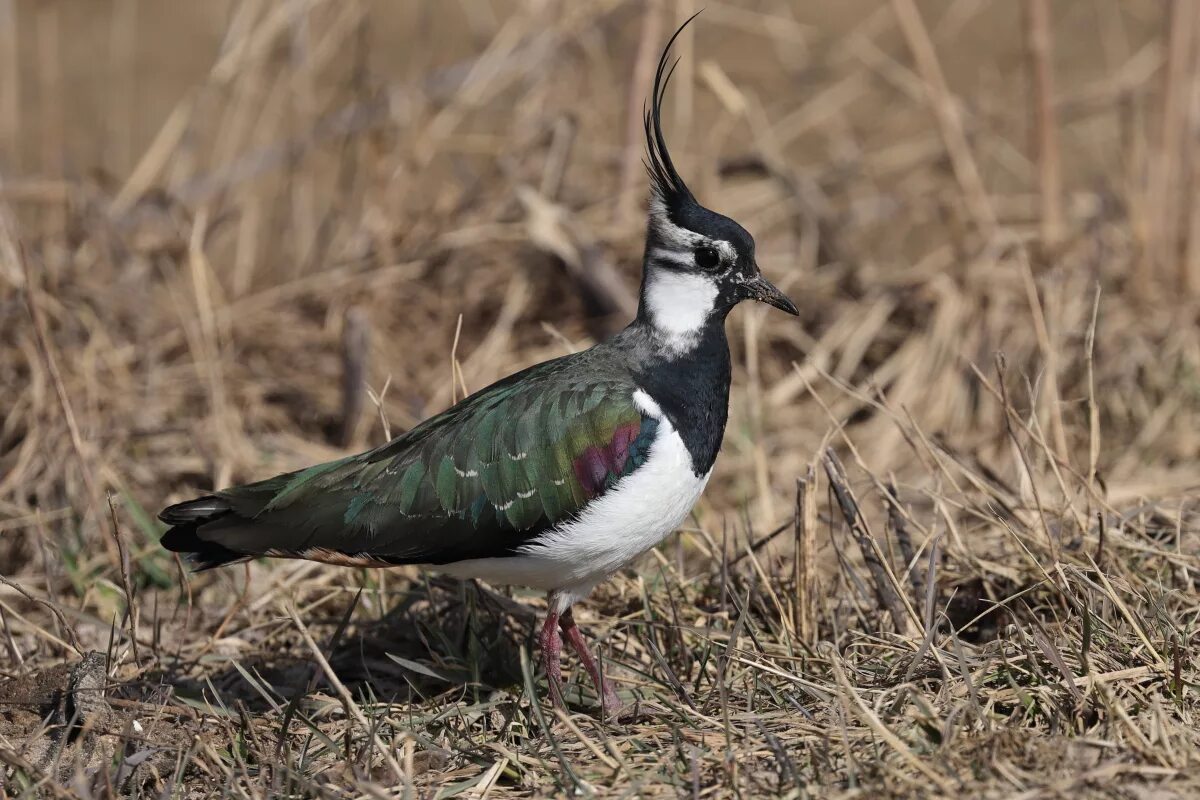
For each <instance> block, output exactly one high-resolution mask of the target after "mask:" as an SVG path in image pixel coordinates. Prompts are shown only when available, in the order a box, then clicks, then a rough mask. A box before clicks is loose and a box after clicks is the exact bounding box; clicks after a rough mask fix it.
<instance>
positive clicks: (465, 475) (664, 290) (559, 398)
mask: <svg viewBox="0 0 1200 800" xmlns="http://www.w3.org/2000/svg"><path fill="white" fill-rule="evenodd" d="M689 22H690V20H689ZM686 25H687V23H686V22H685V23H684V26H681V27H680V28H679V30H677V31H676V32H675V34H674V35H673V36H672V37H671V39H670V41H669V42H668V43H667V46H666V48H665V49H664V51H663V54H662V57H661V59H660V60H659V63H658V70H657V72H656V74H655V76H654V92H653V96H652V98H651V102H650V104H649V107H648V108H647V110H646V112H645V127H646V145H647V159H646V162H647V163H646V166H647V169H648V171H649V173H650V180H651V189H652V193H651V197H650V209H649V222H648V226H647V232H646V249H645V254H644V256H643V260H642V286H641V296H640V304H639V307H638V312H637V318H636V319H634V320H633V322H631V323H630V324H629V326H628V327H626V328H625V329H624V330H622V331H621V332H620V333H618V334H617V335H615V336H614V337H612V338H611V339H609V340H607V341H605V342H602V343H600V344H597V345H596V346H594V347H592V348H590V349H588V350H585V351H583V352H579V353H574V354H571V355H567V356H563V357H562V358H556V359H554V360H552V361H547V362H545V363H542V364H537V365H534V366H532V367H529V368H528V369H525V370H522V371H521V372H518V373H516V374H515V375H511V376H509V377H507V378H505V379H503V380H501V381H498V382H497V383H494V384H492V385H491V386H488V387H487V388H485V389H481V390H479V391H478V392H475V393H474V394H472V395H471V396H469V397H467V398H466V399H464V400H462V401H461V402H459V403H458V404H457V405H455V406H453V407H451V408H449V409H447V410H446V411H444V412H442V413H441V414H438V415H437V416H435V417H431V418H430V419H427V420H425V421H424V422H422V423H421V424H420V425H417V426H416V427H415V428H413V429H412V430H410V431H408V432H407V433H404V434H402V435H401V436H398V437H397V438H395V439H393V440H392V441H390V442H388V443H387V444H385V445H382V446H380V447H377V448H375V449H374V450H371V451H369V452H366V453H361V454H359V455H354V456H350V457H348V458H342V459H339V460H337V461H331V462H329V463H326V464H318V465H316V466H313V467H309V468H307V469H303V470H300V471H298V472H289V473H287V474H284V475H279V476H277V477H274V478H268V479H267V480H263V481H259V482H257V483H250V484H246V485H244V486H234V487H231V488H228V489H223V490H221V491H218V492H214V493H212V494H209V495H206V496H204V497H200V498H197V499H195V500H189V501H187V502H185V503H179V504H177V505H173V506H171V507H169V508H167V509H165V510H164V511H163V512H162V513H161V514H160V515H159V518H160V519H161V520H163V521H164V522H166V523H168V524H169V525H171V526H172V527H171V528H170V530H168V531H167V532H166V534H164V535H163V537H162V543H163V546H164V547H166V548H167V549H168V550H173V551H175V552H180V553H186V554H187V557H188V558H189V559H190V561H191V562H192V563H193V565H194V566H195V567H196V568H197V569H201V570H203V569H210V568H212V567H218V566H222V565H224V564H232V563H237V562H240V561H245V560H247V559H250V558H254V557H256V556H274V557H281V558H303V559H310V560H314V561H323V562H326V563H330V564H341V565H348V566H372V567H390V566H394V565H399V564H422V565H428V566H432V567H434V568H436V569H439V570H441V571H443V572H446V573H449V574H450V575H454V576H458V577H463V578H479V579H482V580H484V581H487V582H489V583H495V584H519V585H524V586H529V587H533V588H537V589H542V590H545V591H547V592H548V593H549V597H548V613H547V615H546V620H545V624H544V625H543V626H542V629H541V634H540V637H539V639H540V645H541V658H542V666H543V668H544V671H545V674H546V679H547V682H548V683H549V686H550V692H551V697H552V699H553V700H554V702H555V703H556V704H557V705H559V706H560V707H561V705H562V703H563V699H562V674H561V671H560V664H559V657H560V653H561V650H562V638H561V637H560V635H559V629H561V631H562V636H563V637H565V638H566V640H567V642H569V643H570V645H571V647H572V648H573V649H574V650H575V652H576V653H577V654H578V655H579V659H580V660H581V661H582V663H583V666H584V668H585V669H586V670H587V672H588V674H589V675H590V677H591V679H592V681H593V683H594V684H595V686H596V694H597V696H598V697H599V699H600V702H601V706H602V709H603V711H604V713H606V714H608V715H614V714H616V713H617V711H618V709H619V708H620V707H621V702H620V700H619V699H618V697H617V693H616V691H615V690H614V689H613V686H612V684H611V683H610V682H609V681H608V680H607V679H605V678H603V677H602V676H601V674H600V670H599V668H598V667H597V664H596V661H595V660H594V659H593V658H592V655H591V653H590V651H589V648H588V645H587V643H586V642H585V640H584V638H583V635H582V633H581V632H580V630H579V628H578V627H577V626H576V624H575V619H574V617H573V616H572V614H571V606H572V605H574V604H575V603H577V602H579V601H580V600H582V599H584V598H585V597H587V596H588V594H590V593H591V591H592V589H593V588H594V587H595V586H596V585H597V584H598V583H600V582H601V581H604V580H606V579H607V578H609V577H610V576H611V575H612V574H613V573H615V572H616V571H617V570H619V569H621V568H622V567H624V566H626V565H627V564H629V563H631V562H632V561H634V560H635V559H636V558H638V556H640V555H642V554H643V553H645V552H646V551H647V550H649V549H650V548H652V547H654V546H655V545H657V544H658V543H659V542H661V541H662V540H663V539H664V538H665V537H666V536H667V535H668V534H670V533H671V532H672V531H674V530H675V528H676V526H678V525H679V524H680V523H681V522H682V521H683V520H684V518H685V517H686V516H687V514H688V513H689V512H690V511H691V509H692V506H693V505H694V504H695V502H696V500H697V499H698V498H699V497H700V493H701V492H703V491H704V486H705V484H706V483H708V479H709V476H710V475H711V474H712V469H713V462H714V461H715V460H716V458H717V452H718V451H719V450H720V448H721V438H722V435H723V434H724V431H725V421H726V416H727V413H728V405H729V382H730V360H729V343H728V341H727V339H726V337H725V318H726V316H727V315H728V314H729V312H730V310H731V309H732V308H733V307H734V306H735V305H737V304H738V303H740V302H741V301H742V300H760V301H762V302H765V303H769V304H771V305H773V306H775V307H776V308H779V309H782V310H784V311H786V312H788V313H789V314H796V313H798V312H797V311H796V307H795V306H794V305H793V304H792V302H791V301H790V300H788V299H787V297H785V296H784V295H783V294H782V293H781V292H780V291H779V290H778V289H776V288H775V287H774V286H773V285H772V284H771V282H770V281H768V280H767V279H766V278H765V277H764V276H763V275H762V273H761V271H760V270H759V268H758V264H757V263H756V262H755V258H754V239H753V238H751V236H750V234H749V233H747V232H746V230H745V229H744V228H743V227H742V226H741V225H739V224H738V223H736V222H734V221H733V220H732V219H730V218H729V217H725V216H722V215H721V214H718V213H716V212H714V211H710V210H709V209H707V208H705V207H704V206H702V205H700V204H699V203H698V202H697V201H696V198H695V197H694V196H693V195H692V193H691V191H690V190H689V189H688V187H687V185H686V184H685V183H684V182H683V179H682V178H681V177H680V176H679V173H678V172H676V171H675V166H674V164H673V163H672V162H671V156H670V154H669V153H668V151H667V144H666V140H665V139H664V137H663V131H662V120H661V108H662V100H663V93H664V91H665V89H666V85H667V82H668V80H669V79H670V75H671V70H670V69H668V54H669V53H670V50H671V45H672V44H673V43H674V42H675V39H676V38H677V37H678V36H679V34H680V33H681V32H682V31H683V27H685V26H686ZM672 68H673V67H672Z"/></svg>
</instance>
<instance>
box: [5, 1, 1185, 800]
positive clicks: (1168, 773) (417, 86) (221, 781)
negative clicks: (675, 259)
mask: <svg viewBox="0 0 1200 800" xmlns="http://www.w3.org/2000/svg"><path fill="white" fill-rule="evenodd" d="M692 10H694V9H693V4H692V3H691V2H689V1H688V0H679V2H665V1H663V0H660V1H659V2H649V3H634V2H627V1H624V2H623V1H622V0H604V1H603V2H597V3H589V4H570V3H560V2H539V1H535V0H524V1H523V2H495V3H484V2H478V0H463V2H460V3H458V4H441V5H437V6H435V5H433V4H427V5H426V4H392V3H371V2H359V1H358V0H354V1H352V2H341V1H340V0H339V1H338V2H335V1H334V0H313V2H308V3H278V4H271V3H265V2H245V3H221V2H215V3H205V4H192V3H185V4H166V3H147V2H140V1H139V0H106V1H105V2H90V3H87V4H83V3H78V2H71V1H70V0H57V1H56V2H44V3H38V4H33V3H19V2H18V3H4V2H0V64H3V65H4V66H3V67H0V220H3V223H2V227H0V386H3V387H4V388H5V390H6V391H5V395H4V400H5V402H4V412H5V413H4V414H3V416H2V417H0V648H2V652H3V653H4V656H2V657H0V797H40V796H47V797H102V796H133V797H158V796H164V797H184V798H200V797H215V796H217V797H238V798H241V797H253V798H259V797H264V798H265V797H280V796H288V797H322V798H325V797H328V798H342V797H347V798H348V797H450V796H456V795H463V796H468V797H484V796H486V797H492V798H505V797H544V796H555V795H570V794H580V795H589V794H595V795H599V796H645V797H675V796H680V795H687V796H693V797H725V796H742V797H760V796H787V797H822V798H824V797H832V798H850V797H863V796H869V797H873V798H891V797H985V798H1000V797H1005V798H1009V797H1022V798H1039V797H1045V798H1055V797H1068V796H1069V797H1073V798H1074V797H1104V798H1130V799H1132V800H1151V799H1152V798H1153V799H1154V800H1158V798H1174V797H1180V798H1183V797H1192V796H1196V795H1197V794H1198V793H1200V769H1198V767H1200V765H1198V763H1197V756H1196V753H1197V752H1198V748H1200V725H1198V724H1197V723H1198V720H1197V715H1198V714H1200V701H1198V700H1197V698H1198V692H1200V672H1198V669H1197V663H1196V658H1195V655H1194V653H1195V649H1196V644H1197V626H1196V620H1197V619H1198V618H1200V590H1198V586H1197V575H1198V574H1200V461H1198V459H1197V455H1198V453H1200V426H1198V425H1197V421H1198V419H1200V325H1197V309H1198V308H1200V303H1198V302H1197V301H1198V300H1200V195H1197V194H1196V187H1197V186H1200V160H1198V159H1195V158H1194V156H1193V150H1194V145H1195V143H1196V139H1197V134H1198V133H1200V110H1198V109H1197V105H1196V102H1197V101H1196V98H1197V97H1200V70H1198V68H1197V66H1196V64H1197V63H1200V59H1198V58H1197V54H1198V53H1200V30H1198V27H1200V20H1198V19H1193V17H1200V13H1197V12H1195V11H1194V10H1192V8H1191V5H1190V4H1188V3H1186V2H1182V0H1180V1H1179V2H1173V3H1160V2H1149V1H1147V2H1127V1H1126V0H1105V2H1093V3H1083V2H1066V1H1065V0H1064V1H1063V2H1055V3H1048V2H1046V3H1044V2H1039V0H1026V1H1025V2H1021V3H1016V2H1002V1H1001V0H955V1H953V2H949V1H947V2H933V1H932V0H930V1H926V0H921V2H916V3H913V2H908V0H893V2H890V3H887V4H884V3H875V2H865V1H864V2H849V3H846V2H833V0H830V1H829V2H796V3H790V2H771V1H768V0H763V1H762V2H746V3H723V4H710V5H709V6H708V7H706V8H705V10H704V11H703V13H702V14H701V15H700V17H699V18H698V19H697V21H696V23H695V26H694V30H693V33H692V34H689V35H688V36H685V37H684V38H683V40H682V42H681V47H680V51H679V52H680V55H681V56H682V60H681V62H680V65H679V67H678V70H677V72H676V75H675V77H674V79H673V81H672V89H671V96H670V98H669V101H668V104H667V109H666V110H667V114H666V120H665V122H666V125H667V129H668V135H669V137H670V141H671V144H672V148H673V152H674V154H675V160H676V163H677V165H678V166H679V168H680V170H681V171H682V172H683V173H684V175H685V176H686V177H687V179H688V181H689V184H690V185H691V186H692V188H693V189H694V190H695V191H696V193H697V195H698V196H699V198H700V199H701V201H702V202H705V203H706V204H707V205H709V206H711V207H713V208H715V209H716V210H718V211H721V212H723V213H725V214H728V215H729V216H732V217H733V218H735V219H737V220H738V221H739V222H741V223H742V224H743V225H744V226H745V227H746V228H747V229H748V230H749V231H750V232H751V233H752V234H753V235H754V236H755V238H756V240H757V253H758V259H759V262H760V264H761V266H762V268H763V270H764V272H765V273H766V274H767V275H768V276H769V277H770V278H771V279H772V280H773V281H774V282H775V283H777V284H778V285H779V286H780V288H781V289H783V290H784V291H785V292H787V293H788V294H789V295H790V296H791V297H792V298H793V299H795V300H796V302H797V305H798V306H799V307H800V310H801V315H800V318H799V319H798V320H796V319H793V318H789V317H785V316H784V315H781V314H775V313H771V312H770V309H750V308H743V309H738V310H737V311H736V312H735V313H734V315H733V316H732V317H731V320H730V323H729V332H730V339H731V341H732V343H733V349H734V353H733V358H734V364H735V376H734V390H733V396H732V400H731V417H730V425H729V429H728V431H727V435H726V440H725V443H724V447H723V450H722V454H721V457H720V459H719V460H718V464H717V471H716V473H715V475H714V477H713V479H712V482H711V484H710V487H709V490H708V492H707V493H706V495H705V497H704V498H703V499H702V501H701V503H700V504H699V506H698V507H697V509H696V511H695V513H694V514H693V516H692V518H691V519H689V521H688V522H687V524H686V525H685V527H684V528H683V530H681V531H680V533H679V534H677V535H675V536H673V537H671V538H670V539H668V540H667V542H665V543H664V544H663V545H662V546H661V547H659V548H658V549H656V550H655V551H653V552H652V553H650V554H648V555H647V556H646V557H645V558H643V559H642V560H641V561H640V562H638V563H637V564H636V565H634V566H632V567H631V568H630V569H628V570H626V571H624V572H622V573H621V574H619V575H617V576H616V577H615V578H614V579H613V580H612V581H611V582H609V583H607V584H604V585H602V586H601V587H599V588H598V589H597V591H596V593H595V595H594V596H593V597H592V598H591V599H590V600H589V601H588V602H587V603H586V604H584V605H583V606H581V607H580V609H579V610H578V611H577V616H578V618H579V620H580V622H581V624H582V625H583V627H584V628H585V631H586V632H587V634H588V635H589V636H591V637H593V638H594V640H595V642H596V644H597V648H598V650H599V652H600V654H601V655H602V658H603V662H602V663H603V668H604V669H605V671H606V672H607V673H608V674H610V675H611V676H612V678H613V679H614V680H615V681H616V683H617V685H618V688H619V691H620V693H621V695H622V697H623V698H624V699H626V700H628V701H629V702H630V704H631V706H632V708H633V712H634V713H632V714H631V715H630V717H629V718H626V719H621V720H606V719H601V715H600V714H599V709H598V707H597V705H596V703H595V698H594V696H593V695H592V693H591V690H590V684H589V682H588V681H587V678H586V675H584V674H583V673H582V671H581V670H580V669H579V668H578V665H577V664H576V663H575V662H574V661H573V660H572V659H569V658H568V659H565V661H564V666H565V668H566V673H567V675H568V681H569V684H568V686H569V692H568V694H569V697H568V700H569V706H570V707H569V710H568V713H565V714H564V713H560V712H557V711H555V710H554V709H553V708H552V707H551V706H550V705H549V703H548V702H546V692H545V684H544V681H543V679H542V676H541V675H540V674H539V672H538V670H537V668H536V666H535V665H536V663H537V660H536V655H537V653H536V651H535V650H534V649H533V644H534V642H535V632H536V630H537V626H538V615H539V614H540V613H541V610H542V609H543V608H544V598H542V597H540V596H538V595H536V594H532V593H529V592H527V591H525V590H522V589H520V588H509V587H494V586H487V585H483V584H476V583H463V582H459V581H454V580H450V579H448V578H445V577H442V576H439V575H437V574H436V573H423V572H420V571H418V570H416V569H408V568H405V569H397V570H390V571H371V570H358V569H349V568H337V567H331V566H325V565H319V564H311V563H308V562H298V561H295V562H289V561H283V562H280V561H274V562H266V561H264V562H255V563H251V564H247V565H239V566H236V567H232V568H228V569H223V570H218V571H212V572H206V573H202V574H191V573H188V572H187V571H186V569H185V568H184V565H182V564H180V563H179V562H178V561H176V560H175V559H174V558H173V556H172V555H171V554H169V553H167V552H165V551H163V550H162V548H161V547H159V546H158V543H157V538H158V536H159V535H160V533H161V531H162V526H161V525H160V524H159V523H158V522H157V521H156V520H155V518H154V515H155V513H156V512H157V510H158V509H160V508H161V507H163V506H165V505H167V504H169V503H172V502H176V501H179V500H182V499H186V498H188V497H191V496H193V495H195V494H197V493H200V492H204V491H206V490H210V489H212V488H214V487H216V486H223V485H228V484H229V483H232V482H239V481H246V480H252V479H256V478H262V477H267V476H270V475H273V474H275V473H277V472H280V471H283V470H287V469H294V468H298V467H302V466H305V465H307V464H310V463H313V462H316V461H319V460H323V459H327V458H332V457H335V456H338V455H341V454H346V453H349V452H354V451H356V450H359V449H362V448H365V447H367V446H370V445H373V444H376V443H379V442H382V441H384V440H386V439H387V438H388V437H389V436H391V435H393V434H394V433H395V432H397V431H401V430H404V429H407V428H408V427H410V426H412V425H413V424H415V423H416V422H418V421H420V420H421V419H423V418H424V417H426V416H428V415H429V414H432V413H434V412H436V411H438V410H440V409H442V408H445V407H446V406H448V405H449V404H450V403H452V402H453V401H454V400H455V399H456V398H460V397H462V396H463V394H464V393H465V392H467V391H470V390H473V389H477V388H480V387H482V386H484V385H486V384H487V383H489V382H491V381H493V380H495V379H498V378H500V377H503V376H504V375H507V374H509V373H511V372H513V371H515V370H516V369H519V368H521V367H523V366H526V365H528V364H531V363H534V362H537V361H540V360H544V359H546V358H550V357H553V356H556V355H560V354H562V353H564V352H567V351H570V350H574V349H579V348H582V347H586V346H588V345H589V344H590V343H591V342H593V341H595V340H596V339H597V338H599V337H602V336H605V335H607V334H609V333H611V332H612V331H613V330H615V329H616V328H617V327H619V326H620V325H621V324H623V322H624V320H626V319H628V317H629V315H630V313H631V311H632V307H633V304H634V303H635V302H636V287H637V278H638V268H639V265H640V255H641V246H642V234H643V231H644V217H643V211H644V203H645V199H646V181H645V176H644V173H643V171H642V166H641V164H640V158H641V155H642V150H641V148H642V144H641V142H640V139H639V137H640V136H641V131H640V128H639V125H640V121H639V115H640V111H641V107H642V105H641V104H642V101H643V99H644V97H645V96H646V95H647V93H648V80H649V79H648V76H647V74H646V70H645V69H644V66H645V64H646V59H647V58H650V59H651V60H652V59H653V58H656V57H657V53H658V49H659V47H660V46H661V44H662V42H663V41H665V39H666V38H667V36H668V35H669V33H670V30H671V29H672V27H673V25H674V23H675V22H676V21H677V20H680V19H683V18H685V17H686V16H688V15H689V14H690V13H691V11H692ZM1039 10H1048V11H1049V12H1050V14H1049V16H1048V17H1047V18H1045V19H1043V18H1042V17H1041V16H1040V14H1039V13H1038V12H1039ZM1047 31H1048V32H1049V33H1050V34H1051V35H1050V37H1049V38H1046V36H1045V34H1046V33H1047ZM693 37H694V38H693ZM643 42H644V43H645V44H644V46H643ZM1043 44H1044V45H1046V46H1044V47H1043V46H1042V45H1043ZM643 53H645V54H648V55H642V54H643Z"/></svg>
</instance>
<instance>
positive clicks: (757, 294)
mask: <svg viewBox="0 0 1200 800" xmlns="http://www.w3.org/2000/svg"><path fill="white" fill-rule="evenodd" d="M742 289H743V291H744V292H745V293H746V297H748V298H750V299H751V300H758V301H759V302H762V303H767V304H768V305H772V306H775V307H776V308H778V309H779V310H780V311H786V312H787V313H789V314H791V315H792V316H799V315H800V311H799V309H797V308H796V304H795V303H793V302H792V301H791V300H788V298H787V295H785V294H784V293H783V292H781V291H779V290H778V289H776V288H775V284H773V283H771V282H770V281H769V280H767V279H766V278H764V277H763V276H762V273H759V274H758V275H755V276H754V277H753V278H751V279H750V280H748V281H746V283H745V284H743V285H742Z"/></svg>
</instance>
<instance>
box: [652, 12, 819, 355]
mask: <svg viewBox="0 0 1200 800" xmlns="http://www.w3.org/2000/svg"><path fill="white" fill-rule="evenodd" d="M688 22H691V19H689V20H688V21H687V22H685V23H683V25H682V26H681V27H680V28H679V30H677V31H676V32H675V34H674V35H673V36H672V37H671V39H670V41H668V42H667V46H666V48H664V50H663V54H662V57H661V58H660V59H659V62H658V71H657V72H656V73H655V76H654V95H653V97H652V98H651V102H650V104H649V106H648V107H647V109H646V112H645V122H646V150H647V153H646V168H647V170H648V171H649V173H650V184H651V197H650V217H649V223H648V225H647V231H646V253H645V257H644V263H643V276H642V296H641V310H640V312H639V315H640V316H641V317H643V318H644V319H645V320H646V321H647V322H649V323H650V324H651V325H652V326H654V327H655V328H656V329H658V330H659V331H660V332H662V333H663V334H665V335H667V336H668V337H669V338H670V339H672V340H674V341H676V343H677V344H679V345H681V346H687V344H688V343H689V342H690V341H694V340H695V339H697V338H698V337H699V335H700V333H701V332H702V330H703V329H704V327H705V326H707V325H708V324H710V321H715V322H716V323H717V324H720V323H721V322H722V321H723V320H724V318H725V315H726V314H728V313H729V310H730V309H731V308H733V307H734V306H735V305H737V304H738V303H740V302H741V301H743V300H759V301H762V302H764V303H769V304H770V305H773V306H775V307H776V308H778V309H782V310H783V311H786V312H788V313H789V314H798V313H799V312H798V311H797V310H796V306H795V305H794V304H793V303H792V301H791V300H789V299H788V298H787V296H785V295H784V294H783V292H781V291H779V290H778V289H777V288H775V286H774V285H773V284H772V283H771V282H770V281H769V280H767V279H766V277H765V276H764V275H763V274H762V271H761V270H760V269H759V268H758V263H757V262H756V261H755V259H754V238H753V237H751V236H750V234H749V232H747V231H746V229H745V228H743V227H742V226H741V225H739V224H738V223H736V222H734V221H733V220H732V219H730V218H729V217H727V216H725V215H723V214H718V213H717V212H715V211H712V210H710V209H707V208H705V207H704V206H702V205H700V203H699V202H697V200H696V198H695V196H694V195H693V194H692V192H691V190H689V189H688V187H687V185H686V184H685V183H684V182H683V178H681V177H680V176H679V173H678V172H676V171H675V165H674V164H673V163H672V162H671V154H670V153H669V152H668V151H667V142H666V139H665V138H664V136H663V131H662V113H661V109H662V99H663V95H664V93H665V92H666V87H667V82H668V81H669V80H670V78H671V73H672V71H673V70H674V64H671V65H670V67H668V55H669V54H670V51H671V45H672V44H674V42H675V39H676V38H677V37H678V36H679V34H680V33H681V32H682V31H683V29H684V28H685V27H687V24H688ZM676 63H678V62H677V61H676Z"/></svg>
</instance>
